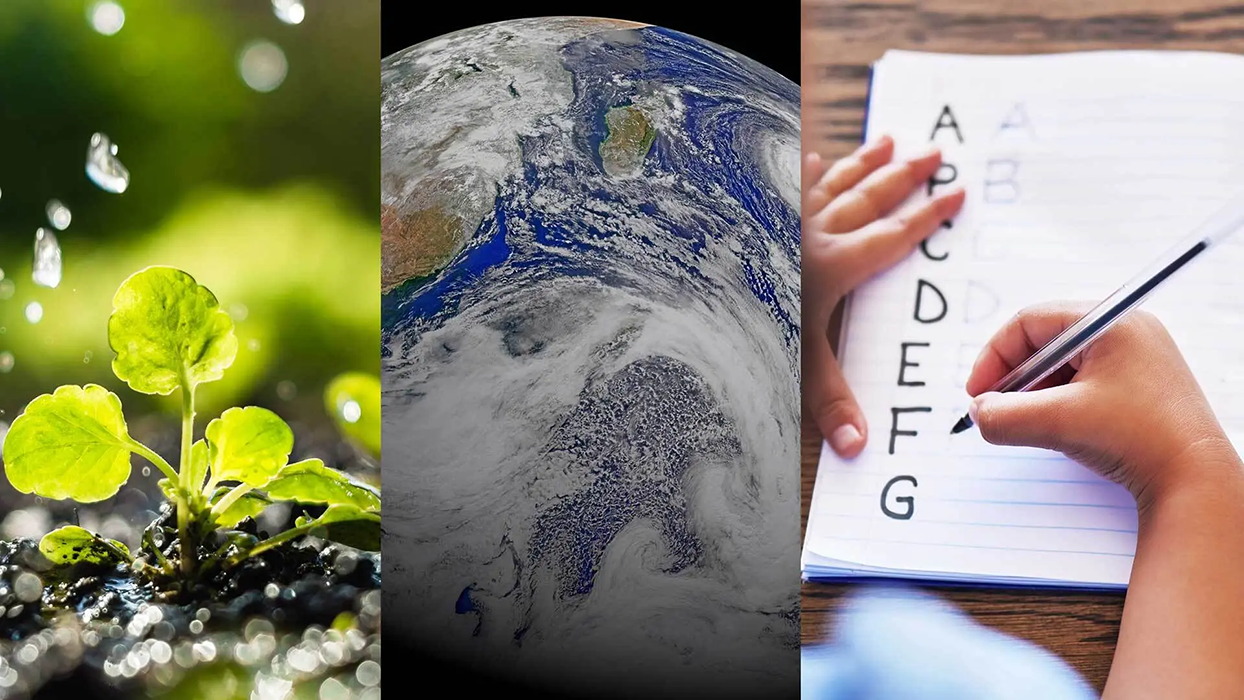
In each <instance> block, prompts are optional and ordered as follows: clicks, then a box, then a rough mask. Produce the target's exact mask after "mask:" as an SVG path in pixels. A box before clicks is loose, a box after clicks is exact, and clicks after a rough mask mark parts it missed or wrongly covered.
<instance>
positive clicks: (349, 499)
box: [264, 459, 380, 511]
mask: <svg viewBox="0 0 1244 700" xmlns="http://www.w3.org/2000/svg"><path fill="white" fill-rule="evenodd" d="M264 490H265V491H267V492H268V496H269V497H271V498H274V499H277V500H281V501H297V502H299V503H327V504H328V505H351V506H355V507H357V508H359V509H360V510H366V511H377V510H380V495H379V494H377V493H376V492H375V490H374V489H372V488H371V487H370V486H368V485H366V484H363V483H360V482H358V481H355V480H354V479H351V478H350V477H349V476H347V475H345V474H342V473H341V472H339V471H337V470H336V469H330V468H329V467H326V466H324V463H323V462H321V461H320V460H318V459H306V460H303V461H301V462H295V463H293V464H289V465H286V466H285V468H284V469H282V470H281V473H280V474H277V476H276V478H275V479H273V480H272V481H270V482H268V485H267V486H265V487H264Z"/></svg>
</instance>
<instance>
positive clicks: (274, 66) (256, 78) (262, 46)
mask: <svg viewBox="0 0 1244 700" xmlns="http://www.w3.org/2000/svg"><path fill="white" fill-rule="evenodd" d="M288 71H289V63H287V62H286V61H285V52H284V51H282V50H281V47H279V46H277V45H276V44H274V43H272V42H270V41H264V40H262V39H261V40H259V41H252V42H251V43H249V44H247V45H246V46H245V47H244V48H243V49H242V53H241V54H239V55H238V73H239V74H240V75H241V76H242V82H244V83H246V85H247V86H248V87H249V88H250V89H252V90H255V91H256V92H272V91H273V90H275V89H277V88H278V87H280V86H281V83H283V82H284V81H285V74H286V72H288Z"/></svg>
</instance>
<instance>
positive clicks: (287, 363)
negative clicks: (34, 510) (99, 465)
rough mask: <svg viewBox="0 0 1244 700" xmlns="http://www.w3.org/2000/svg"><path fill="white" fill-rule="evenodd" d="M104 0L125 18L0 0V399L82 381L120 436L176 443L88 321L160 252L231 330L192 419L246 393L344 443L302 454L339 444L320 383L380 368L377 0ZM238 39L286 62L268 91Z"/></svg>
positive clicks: (305, 431)
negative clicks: (96, 389) (231, 344)
mask: <svg viewBox="0 0 1244 700" xmlns="http://www.w3.org/2000/svg"><path fill="white" fill-rule="evenodd" d="M117 4H118V5H119V6H120V7H121V8H122V9H123V10H124V23H123V24H122V26H121V28H120V29H119V31H116V33H115V34H113V35H106V34H104V33H101V32H100V31H98V30H97V29H96V28H95V27H94V26H93V23H92V21H91V16H92V14H91V13H92V11H93V7H94V6H95V5H96V3H95V2H94V0H0V142H2V143H3V144H4V145H3V151H2V152H0V269H3V272H4V278H5V279H6V280H11V281H12V282H13V283H14V284H15V288H14V292H13V295H12V296H11V298H7V299H0V352H3V351H8V352H11V353H12V354H13V358H14V362H13V366H12V368H11V369H10V370H9V371H8V372H4V373H0V411H3V413H2V414H0V420H3V421H5V423H6V424H7V423H8V422H11V421H12V420H13V418H14V417H15V416H16V415H18V413H19V412H20V410H21V409H22V407H23V406H25V404H26V403H27V402H28V401H29V400H30V399H32V398H34V397H35V396H36V395H38V394H40V393H44V392H48V391H51V390H52V389H54V388H55V387H56V386H58V385H60V384H67V383H74V384H82V383H86V382H95V383H99V384H102V385H104V386H106V387H108V388H110V389H112V390H113V391H115V392H116V393H117V394H118V395H119V396H120V397H121V402H122V405H123V406H124V407H125V412H126V416H127V418H128V420H129V422H130V426H131V431H132V432H133V433H134V435H135V437H137V438H138V439H140V440H144V441H151V442H155V443H157V444H154V445H152V446H153V447H155V448H156V449H158V450H161V451H164V452H169V451H170V450H169V449H167V448H171V453H172V454H175V453H176V434H175V433H176V409H177V404H176V402H177V396H176V395H174V396H172V397H149V396H143V395H140V394H136V393H134V392H133V391H130V390H129V389H128V388H127V387H126V386H125V385H124V384H123V383H122V382H120V381H118V380H117V379H116V378H115V377H114V376H113V375H112V372H111V369H110V362H111V359H112V352H111V351H110V350H109V348H108V343H107V318H108V315H109V313H110V310H111V299H112V294H113V292H114V291H115V290H116V288H117V286H118V285H119V284H120V283H121V281H122V280H124V279H125V278H126V277H127V276H129V275H130V274H131V273H133V272H135V271H137V270H139V269H141V268H143V267H146V266H148V265H154V264H161V265H174V266H177V267H180V268H182V269H184V270H186V271H187V272H189V273H190V274H191V275H193V276H194V277H195V278H196V279H197V280H198V281H199V282H200V283H201V284H204V285H206V286H207V287H208V288H209V289H211V290H212V291H213V292H214V293H215V294H216V296H217V297H218V298H219V299H220V301H221V304H222V306H223V307H224V308H225V309H226V310H227V311H229V313H230V314H231V315H232V316H233V318H234V321H235V323H236V327H237V333H238V336H239V351H238V357H237V360H236V361H235V363H234V366H233V368H232V369H230V370H229V371H228V372H226V374H225V379H224V380H222V381H220V382H215V383H212V384H208V385H204V386H203V387H201V388H200V391H199V399H200V400H199V404H198V409H199V418H198V421H197V430H196V433H201V431H202V429H203V427H204V426H205V425H206V423H207V421H208V420H210V419H211V418H212V417H214V416H216V415H217V414H218V413H219V412H220V411H221V410H223V409H224V408H226V407H228V406H230V405H243V404H258V405H263V406H267V407H269V408H272V409H273V410H276V411H277V412H278V413H280V414H281V415H282V416H284V417H286V419H287V420H289V421H290V422H291V424H292V425H293V426H294V429H295V434H296V436H297V440H298V442H297V443H296V446H295V451H296V453H297V452H301V453H303V454H306V453H308V452H313V453H314V452H318V453H320V454H319V456H324V457H327V458H329V461H331V462H334V463H340V462H341V461H343V460H347V459H348V458H346V457H342V456H341V454H337V456H336V458H334V454H322V453H323V452H324V451H325V450H328V451H330V452H331V451H334V450H335V451H336V453H342V451H341V450H340V449H338V447H336V445H337V444H338V443H337V442H336V431H335V430H334V429H333V427H332V423H331V421H330V420H329V416H327V415H326V411H325V409H324V404H323V397H322V395H323V391H324V387H325V386H326V385H327V383H328V382H329V381H330V380H331V379H332V378H333V377H334V376H335V375H337V374H339V373H341V372H345V371H362V372H367V373H371V374H378V373H379V343H380V331H379V326H380V323H379V318H380V311H379V288H380V265H379V262H380V238H379V224H378V204H377V202H378V201H379V167H378V163H379V123H378V112H377V105H378V104H379V80H378V64H379V53H380V51H379V33H378V27H379V2H376V1H371V0H350V1H345V0H332V1H329V0H318V1H317V0H306V3H305V4H306V15H305V19H303V20H302V21H301V22H300V23H298V24H287V23H285V22H282V21H281V20H280V19H279V18H278V17H277V16H276V13H274V10H273V4H272V2H270V0H117ZM257 40H264V41H268V42H271V43H272V44H274V45H276V46H277V47H279V49H280V50H281V51H282V52H283V53H284V56H285V59H286V63H287V65H288V70H287V73H286V75H285V77H284V79H283V81H282V82H280V84H279V85H278V86H277V87H275V89H272V90H271V91H268V92H260V91H257V90H255V89H252V88H251V87H249V86H248V85H247V83H246V82H244V80H243V77H242V71H241V69H240V63H241V61H240V56H241V54H242V52H243V50H244V48H245V47H246V46H247V45H249V44H251V42H254V41H257ZM95 132H102V133H104V134H106V135H107V136H108V137H109V138H111V139H112V141H113V142H114V143H116V144H117V145H118V147H119V150H118V154H117V157H118V158H119V159H120V160H121V162H122V163H124V165H125V166H126V168H128V169H129V172H130V175H131V181H130V185H129V187H128V189H127V190H126V191H125V192H123V193H121V194H112V193H109V192H105V191H104V190H102V189H100V188H98V187H97V186H96V185H95V184H94V183H92V182H91V181H90V180H89V179H88V178H87V177H86V175H85V173H84V165H85V161H86V152H87V146H88V143H89V142H90V139H91V135H92V134H93V133H95ZM51 199H58V200H60V201H61V202H63V203H64V204H65V205H66V206H67V207H68V208H69V209H70V211H71V212H72V217H73V218H72V223H71V224H70V226H69V227H68V228H67V229H66V230H65V231H63V232H57V236H58V238H59V240H60V245H61V248H62V255H63V260H64V263H63V265H64V276H63V280H62V282H61V283H60V285H59V286H58V287H57V288H55V289H46V288H42V287H37V286H35V285H34V284H33V283H32V281H31V267H32V251H33V245H34V236H35V230H36V229H37V228H39V227H40V226H43V227H48V221H47V215H46V213H45V208H46V206H47V203H48V201H49V200H51ZM0 296H3V294H0ZM31 301H37V302H39V303H40V304H41V305H42V307H43V317H42V319H41V320H40V321H39V322H38V323H31V322H29V321H28V320H27V318H26V314H25V309H26V307H27V305H28V304H29V303H30V302H31ZM2 366H3V365H2V364H0V368H2ZM0 427H3V426H0ZM168 432H171V433H172V434H171V435H169V436H168V442H167V443H166V442H164V441H163V440H164V438H162V437H161V436H163V435H165V434H166V433H168ZM149 444H150V443H149ZM300 447H301V449H300ZM342 454H343V453H342ZM150 481H154V479H150ZM4 487H5V488H6V489H7V487H8V484H7V483H5V484H4Z"/></svg>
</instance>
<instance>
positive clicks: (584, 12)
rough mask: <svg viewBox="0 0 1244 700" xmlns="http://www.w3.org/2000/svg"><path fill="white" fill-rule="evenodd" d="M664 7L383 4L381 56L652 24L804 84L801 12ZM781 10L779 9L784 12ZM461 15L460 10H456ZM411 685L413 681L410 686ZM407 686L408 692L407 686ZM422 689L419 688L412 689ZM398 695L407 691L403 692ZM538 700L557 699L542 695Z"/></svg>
mask: <svg viewBox="0 0 1244 700" xmlns="http://www.w3.org/2000/svg"><path fill="white" fill-rule="evenodd" d="M692 4H693V3H689V2H687V3H684V2H682V1H680V0H665V2H643V3H635V2H632V3H626V4H620V5H610V6H605V5H593V4H588V3H582V2H577V3H576V2H511V3H496V4H495V5H493V6H488V7H485V6H483V5H482V4H480V3H469V2H462V1H461V0H450V2H448V3H446V4H444V5H439V6H437V7H436V10H437V11H436V12H430V11H429V9H430V8H429V7H428V6H427V5H426V4H425V3H423V2H420V1H419V0H382V2H381V14H380V30H381V31H380V55H381V57H382V58H383V57H384V56H388V55H390V54H392V53H395V52H397V51H400V50H402V49H404V48H407V47H409V46H413V45H415V44H418V43H420V42H422V41H425V40H427V39H432V38H435V37H438V36H440V35H442V34H447V33H449V32H452V31H456V30H459V29H466V28H468V27H474V26H478V25H481V24H488V23H491V22H500V21H504V20H509V19H522V18H527V17H547V16H555V15H572V16H596V17H606V18H609V19H621V20H629V21H633V22H643V23H646V24H653V25H657V26H660V27H665V28H667V29H673V30H676V31H680V32H683V33H685V34H690V35H692V36H695V37H698V38H700V39H706V40H708V41H712V42H714V43H716V44H720V45H722V46H725V47H726V48H729V49H731V50H733V51H736V52H738V53H741V54H743V55H745V56H747V57H749V58H751V59H753V60H755V61H758V62H760V63H763V64H764V65H766V66H768V67H770V68H772V69H774V70H775V71H777V72H779V73H781V74H782V75H785V76H786V77H787V78H789V79H790V80H791V81H792V82H794V83H796V84H798V83H799V60H800V51H799V41H800V31H799V21H800V12H799V4H798V3H797V2H795V1H794V0H787V1H786V2H784V3H782V2H776V3H775V2H772V1H770V2H760V3H755V4H754V5H752V7H751V8H750V9H751V11H749V12H732V11H730V10H729V9H727V6H726V5H725V4H724V3H722V4H718V3H712V4H709V3H704V4H701V3H694V5H696V6H697V7H689V5H692ZM779 5H781V7H780V8H779V7H778V6H779ZM455 8H458V9H455ZM402 624H403V622H402V621H401V620H397V619H392V618H390V619H388V620H386V622H385V625H384V626H385V628H386V629H392V628H400V627H401V625H402ZM384 641H385V647H386V655H387V656H388V657H389V659H390V664H389V666H388V667H386V669H385V676H386V678H385V680H386V681H387V685H389V688H390V690H391V691H392V690H396V689H401V688H407V689H409V690H410V691H411V692H412V693H413V692H416V691H415V690H414V689H415V688H417V687H418V688H426V687H430V686H429V684H433V685H440V682H441V681H443V682H445V683H446V684H447V687H450V688H453V692H454V694H455V695H458V694H462V693H463V692H464V691H465V693H466V695H467V696H480V695H482V694H485V693H487V694H494V693H505V694H507V695H512V694H513V693H514V692H515V691H516V690H517V691H518V692H519V693H520V696H521V694H522V693H523V691H530V690H531V689H526V688H522V689H519V688H514V687H512V686H507V685H504V684H502V683H499V682H496V681H494V680H491V679H489V678H486V677H484V676H482V675H481V674H480V673H479V672H478V671H477V670H476V669H469V668H461V667H455V666H454V665H453V664H452V663H447V662H446V660H445V659H444V658H438V657H437V655H436V654H435V652H434V651H433V653H429V652H430V651H432V650H421V649H414V648H408V647H407V646H406V645H405V644H404V643H403V640H402V638H401V637H400V636H399V635H398V634H389V635H385V640H384ZM407 679H409V681H408V680H407ZM408 683H409V685H408ZM415 683H417V684H418V685H414V684H415ZM398 692H399V693H400V692H401V690H398ZM537 692H538V693H539V697H542V698H556V697H561V696H557V695H553V694H551V693H550V692H549V689H545V688H541V689H540V690H539V691H537Z"/></svg>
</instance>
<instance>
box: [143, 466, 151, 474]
mask: <svg viewBox="0 0 1244 700" xmlns="http://www.w3.org/2000/svg"><path fill="white" fill-rule="evenodd" d="M143 476H151V467H149V466H147V465H145V464H144V465H143Z"/></svg>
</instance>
